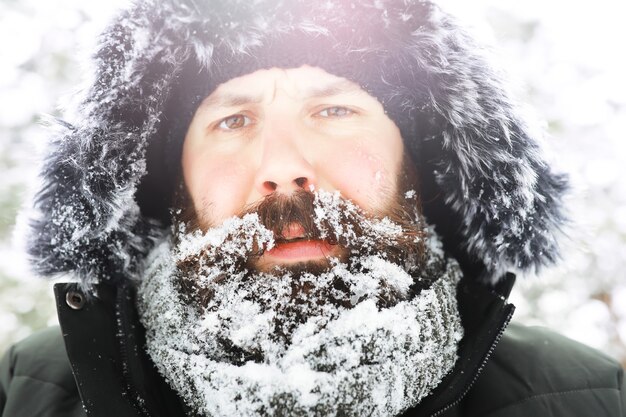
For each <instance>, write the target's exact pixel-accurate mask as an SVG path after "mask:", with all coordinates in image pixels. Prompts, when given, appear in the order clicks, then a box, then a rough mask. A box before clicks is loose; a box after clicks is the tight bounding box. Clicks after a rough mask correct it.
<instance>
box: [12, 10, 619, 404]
mask: <svg viewBox="0 0 626 417" xmlns="http://www.w3.org/2000/svg"><path fill="white" fill-rule="evenodd" d="M95 58H96V60H95V62H96V73H95V75H96V77H95V79H94V81H93V82H92V84H91V86H90V87H89V88H88V89H87V90H86V95H85V97H84V99H83V100H82V102H81V106H80V111H81V112H82V115H83V116H84V117H83V119H82V120H78V121H76V122H75V123H73V124H69V123H68V124H65V129H64V130H63V131H62V132H61V134H60V135H58V136H56V137H55V138H54V140H53V141H52V145H51V150H50V153H49V156H48V159H47V161H46V164H45V165H44V168H43V175H44V187H43V188H42V190H41V192H40V193H39V195H38V198H37V201H36V207H37V208H38V209H39V217H38V218H36V219H34V221H33V234H32V239H31V253H32V255H33V260H34V263H35V266H36V267H37V268H38V270H39V271H40V272H41V273H42V274H44V275H56V274H59V273H72V274H74V275H75V276H76V277H78V278H79V284H78V285H76V284H57V285H56V286H55V294H56V297H57V307H58V311H59V321H60V324H61V332H59V329H58V328H52V329H49V330H46V331H44V332H41V333H38V334H36V335H34V336H32V337H30V338H29V339H27V340H25V341H23V342H21V343H20V344H18V345H16V346H15V347H14V348H13V349H12V350H11V351H10V352H9V353H8V355H6V356H5V360H4V362H3V365H2V368H1V373H0V382H1V385H0V386H1V387H2V391H0V405H1V406H2V407H1V408H2V409H3V415H11V416H34V415H39V416H67V415H71V416H84V415H88V416H255V415H258V416H268V415H280V416H308V415H315V416H327V415H337V416H361V415H373V416H400V415H402V416H486V415H489V416H526V415H530V414H531V413H534V414H537V415H542V416H589V415H594V416H596V415H598V416H599V415H607V416H608V415H610V416H619V415H624V411H625V410H626V407H625V401H624V398H625V397H624V389H623V372H622V370H621V368H620V367H619V365H617V364H616V363H615V361H613V360H611V359H610V358H608V357H606V356H605V355H603V354H601V353H599V352H596V351H594V350H593V349H590V348H588V347H585V346H583V345H580V344H577V343H575V342H572V341H569V340H567V339H565V338H563V337H561V336H558V335H555V334H553V333H551V332H549V331H547V330H543V329H529V328H525V327H522V326H519V325H514V324H511V325H509V321H510V319H511V316H512V314H513V309H514V308H513V306H512V305H511V304H508V303H507V302H506V297H507V296H508V293H509V291H510V289H511V286H512V285H513V281H514V275H513V274H512V273H511V272H510V271H525V270H532V269H537V268H539V267H541V266H543V265H546V264H549V263H552V262H553V261H554V260H555V259H556V258H557V256H558V251H557V237H558V235H559V233H560V228H561V226H562V224H563V222H564V218H563V215H562V207H561V203H562V196H563V193H564V191H565V189H566V180H565V178H564V177H563V176H561V175H557V174H555V173H553V172H551V170H550V168H549V167H548V165H547V164H546V162H545V161H544V160H543V158H542V155H541V152H540V148H539V145H538V142H537V138H536V137H535V136H533V134H532V132H531V131H530V130H529V128H528V127H527V125H526V124H525V122H524V121H523V120H522V119H521V117H520V116H519V114H518V112H517V111H516V107H515V106H514V105H513V103H512V101H511V99H510V98H509V96H508V94H507V92H506V89H505V88H504V86H503V83H502V81H501V80H500V77H499V76H498V75H497V73H496V72H495V70H493V69H492V67H491V66H490V65H489V63H488V62H487V60H486V58H485V57H484V55H483V53H482V52H481V49H480V48H479V47H478V46H477V45H475V44H474V42H473V41H472V40H471V38H470V37H469V36H468V35H467V34H466V33H465V32H464V31H463V30H462V29H461V28H459V27H458V26H457V25H456V24H455V23H454V21H453V19H452V18H451V17H449V16H448V15H446V14H445V13H443V12H442V11H441V10H440V9H439V8H437V7H436V6H435V5H433V4H431V3H429V2H425V1H420V2H417V1H415V2H413V1H398V0H387V1H373V2H372V1H366V0H363V1H355V2H343V1H333V0H330V1H326V2H323V3H319V4H309V3H306V2H299V1H294V2H280V1H255V2H243V1H242V2H239V1H235V2H228V3H216V2H213V1H208V0H206V1H200V0H196V1H193V0H189V1H184V2H174V1H163V2H156V1H151V0H144V1H138V2H135V4H134V5H133V6H132V7H131V8H129V9H128V10H127V11H125V12H123V13H121V14H120V16H119V18H118V19H117V20H116V21H115V22H114V23H113V24H112V25H111V26H110V27H109V28H108V29H107V31H106V32H105V34H104V36H103V37H102V42H101V46H100V48H99V49H98V51H97V53H96V55H95Z"/></svg>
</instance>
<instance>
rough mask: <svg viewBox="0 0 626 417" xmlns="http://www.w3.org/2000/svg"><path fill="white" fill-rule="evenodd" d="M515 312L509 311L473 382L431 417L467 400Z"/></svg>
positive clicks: (512, 309)
mask: <svg viewBox="0 0 626 417" xmlns="http://www.w3.org/2000/svg"><path fill="white" fill-rule="evenodd" d="M514 311H515V308H511V310H510V311H509V313H508V315H507V316H506V319H505V320H504V322H503V323H502V325H501V326H500V328H499V330H498V334H497V336H496V338H495V339H494V341H493V343H492V344H491V346H490V347H489V350H488V351H487V354H486V355H485V357H484V358H483V360H482V362H481V364H480V366H479V367H478V369H477V371H476V373H475V374H474V378H472V381H471V382H470V383H469V385H467V387H466V388H465V389H464V390H463V393H462V394H461V395H460V396H459V397H457V399H456V400H454V401H453V402H451V403H450V404H448V405H446V406H445V407H444V408H442V409H440V410H439V411H437V412H435V413H434V414H431V415H430V417H437V416H440V415H442V414H443V413H445V412H446V411H448V410H449V409H451V408H452V407H455V406H457V405H458V404H459V403H460V402H461V401H462V400H463V398H465V396H466V395H467V393H468V392H469V391H470V390H471V389H472V387H473V386H474V384H475V383H476V381H477V380H478V377H479V376H480V374H481V373H482V371H483V368H484V367H485V365H487V362H489V358H491V355H492V354H493V351H494V350H495V349H496V346H497V345H498V343H499V342H500V339H501V338H502V335H503V334H504V331H505V330H506V328H507V327H508V325H509V323H510V322H511V319H512V318H513V312H514Z"/></svg>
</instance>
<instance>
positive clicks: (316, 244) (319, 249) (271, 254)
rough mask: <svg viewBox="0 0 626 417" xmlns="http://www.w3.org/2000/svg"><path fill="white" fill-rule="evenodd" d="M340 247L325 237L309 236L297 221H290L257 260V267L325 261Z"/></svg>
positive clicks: (336, 254) (338, 252) (338, 250)
mask: <svg viewBox="0 0 626 417" xmlns="http://www.w3.org/2000/svg"><path fill="white" fill-rule="evenodd" d="M340 252H341V250H340V247H339V246H338V245H336V244H332V243H330V242H328V241H327V240H325V239H319V238H311V236H307V235H306V234H305V231H304V228H303V227H302V226H301V225H300V224H298V223H291V224H289V226H287V227H285V228H284V229H283V230H282V233H281V234H280V235H279V236H277V237H276V239H275V244H274V246H273V247H272V248H271V249H269V250H266V251H265V252H264V253H263V255H261V257H260V259H259V260H258V261H257V263H256V264H257V265H256V266H257V268H258V269H260V270H270V269H272V268H273V267H275V266H280V265H283V266H289V265H294V264H303V263H311V262H313V263H316V264H318V263H320V262H323V263H326V262H328V258H330V257H337V256H339V255H340Z"/></svg>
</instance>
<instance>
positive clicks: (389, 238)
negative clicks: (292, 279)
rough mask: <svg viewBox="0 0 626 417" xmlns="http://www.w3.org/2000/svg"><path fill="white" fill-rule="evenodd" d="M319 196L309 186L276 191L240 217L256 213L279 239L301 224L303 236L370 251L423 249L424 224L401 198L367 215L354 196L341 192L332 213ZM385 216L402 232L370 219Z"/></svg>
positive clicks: (247, 208) (281, 239) (284, 240)
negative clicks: (376, 227) (376, 225)
mask: <svg viewBox="0 0 626 417" xmlns="http://www.w3.org/2000/svg"><path fill="white" fill-rule="evenodd" d="M319 198H320V197H319V195H317V194H315V193H313V192H310V191H306V190H296V191H294V192H293V193H292V194H290V195H285V194H277V193H272V194H269V195H267V196H266V197H264V198H263V199H262V200H260V201H259V202H257V203H255V204H252V205H250V206H248V207H246V208H245V209H244V210H243V211H242V212H241V213H239V214H238V217H243V216H245V215H247V214H256V215H257V216H258V218H259V222H260V224H262V225H263V226H264V227H265V228H266V229H267V230H269V231H271V232H272V233H273V235H274V240H275V242H276V243H282V242H286V241H288V240H289V238H290V237H289V236H285V234H286V232H287V231H289V230H290V227H291V226H293V225H294V224H296V225H298V226H300V231H301V233H302V236H301V238H302V239H307V240H325V241H327V242H328V243H330V244H332V245H340V246H343V247H345V248H347V249H358V250H359V251H364V250H365V251H366V252H367V253H374V252H377V251H380V250H383V249H384V250H385V252H386V253H389V252H390V251H391V252H393V248H392V247H390V246H392V245H397V246H398V249H399V250H400V251H405V250H406V246H407V245H409V246H411V245H415V246H416V247H415V250H417V251H418V252H419V251H421V246H420V245H421V242H423V240H424V239H423V238H424V237H425V230H424V224H423V223H422V222H421V220H420V218H419V216H417V215H412V214H411V212H410V211H409V210H407V208H408V207H405V206H404V205H403V204H402V203H401V202H400V201H394V202H393V203H392V204H391V205H390V207H388V208H387V210H385V212H384V213H382V214H381V215H376V214H374V215H366V214H365V213H364V212H363V211H362V210H361V209H359V208H358V207H357V206H355V205H354V204H353V203H352V202H351V201H350V200H347V199H345V198H343V197H340V196H338V195H337V196H335V197H334V198H335V199H336V201H333V203H332V205H333V208H334V209H335V210H334V212H332V213H331V212H330V210H326V209H325V208H324V205H328V202H320V201H319ZM383 218H386V219H387V220H388V221H389V222H390V223H393V224H394V225H395V226H396V227H398V228H399V232H398V233H395V234H393V235H388V234H384V233H378V231H377V230H373V229H372V226H371V224H372V223H371V222H370V221H368V220H373V219H375V220H377V221H378V220H382V219H383ZM367 237H369V239H367ZM365 246H369V247H365ZM262 252H263V249H262V248H261V250H260V253H258V254H256V255H262ZM398 255H399V254H398Z"/></svg>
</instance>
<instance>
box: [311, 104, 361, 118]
mask: <svg viewBox="0 0 626 417" xmlns="http://www.w3.org/2000/svg"><path fill="white" fill-rule="evenodd" d="M353 113H354V112H353V111H352V110H350V109H349V108H347V107H342V106H333V107H327V108H325V109H324V110H322V111H320V112H318V113H317V114H318V115H320V116H322V117H346V116H350V115H351V114H353Z"/></svg>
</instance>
